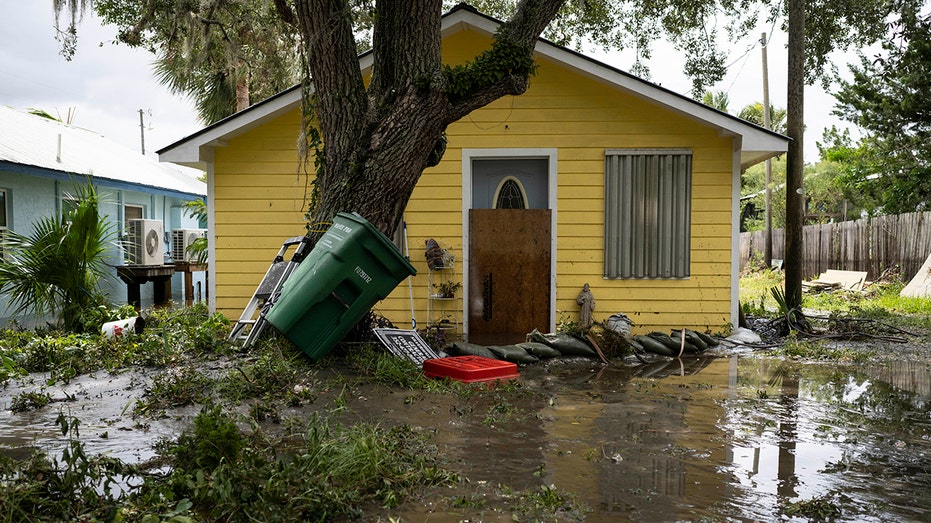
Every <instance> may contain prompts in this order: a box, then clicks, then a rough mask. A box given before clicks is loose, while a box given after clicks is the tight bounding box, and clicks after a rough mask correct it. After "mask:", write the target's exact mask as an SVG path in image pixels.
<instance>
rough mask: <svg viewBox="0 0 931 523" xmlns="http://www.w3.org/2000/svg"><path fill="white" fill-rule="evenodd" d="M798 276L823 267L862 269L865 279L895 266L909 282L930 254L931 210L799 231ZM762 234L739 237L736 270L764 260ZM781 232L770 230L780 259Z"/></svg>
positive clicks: (782, 247)
mask: <svg viewBox="0 0 931 523" xmlns="http://www.w3.org/2000/svg"><path fill="white" fill-rule="evenodd" d="M802 238H803V241H804V246H803V260H802V275H803V277H805V278H806V279H808V278H814V277H816V276H817V275H819V274H821V273H822V272H824V271H826V270H828V269H839V270H844V271H866V273H867V276H866V277H867V279H868V280H873V279H876V278H878V277H879V276H880V275H881V274H882V272H883V270H885V269H887V268H889V267H893V266H895V265H898V266H899V270H900V272H899V274H900V275H901V277H902V279H903V280H904V281H906V282H908V281H909V280H911V279H912V278H913V277H914V276H915V274H917V273H918V269H920V268H921V266H922V264H924V262H925V260H926V259H927V258H928V255H929V254H931V211H929V212H914V213H908V214H899V215H894V216H879V217H876V218H861V219H859V220H855V221H848V222H839V223H828V224H824V225H806V226H805V227H804V228H803V230H802ZM764 242H765V238H764V236H763V231H754V232H744V233H740V268H741V270H742V269H744V268H745V267H746V266H747V264H748V263H749V261H750V259H751V257H752V258H754V259H757V260H761V259H762V258H763V249H764V246H765V243H764ZM784 253H785V230H784V229H773V259H784V258H785V254H784Z"/></svg>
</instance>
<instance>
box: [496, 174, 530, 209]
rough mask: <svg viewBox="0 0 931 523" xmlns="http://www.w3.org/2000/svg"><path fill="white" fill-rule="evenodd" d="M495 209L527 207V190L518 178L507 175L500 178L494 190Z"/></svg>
mask: <svg viewBox="0 0 931 523" xmlns="http://www.w3.org/2000/svg"><path fill="white" fill-rule="evenodd" d="M493 208H495V209H527V208H528V206H527V192H526V191H525V190H524V186H523V184H521V183H520V180H518V179H517V178H515V177H513V176H508V177H506V178H504V179H503V180H501V183H499V184H498V188H497V189H496V190H495V199H494V207H493Z"/></svg>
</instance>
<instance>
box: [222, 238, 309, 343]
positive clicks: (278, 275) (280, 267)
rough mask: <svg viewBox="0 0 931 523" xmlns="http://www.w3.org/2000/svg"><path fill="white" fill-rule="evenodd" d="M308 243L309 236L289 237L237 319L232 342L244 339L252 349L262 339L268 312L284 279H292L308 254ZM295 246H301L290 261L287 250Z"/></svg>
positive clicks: (279, 292) (230, 336)
mask: <svg viewBox="0 0 931 523" xmlns="http://www.w3.org/2000/svg"><path fill="white" fill-rule="evenodd" d="M307 242H308V239H307V237H306V236H295V237H293V238H288V239H287V240H286V241H285V242H284V244H282V246H281V249H280V250H279V251H278V254H277V255H276V256H275V259H274V260H273V261H272V264H271V266H270V267H269V268H268V271H266V272H265V277H264V278H262V281H261V283H259V286H258V287H257V288H256V290H255V293H254V294H253V295H252V298H251V299H250V300H249V303H248V305H246V308H245V309H243V311H242V314H241V315H240V316H239V320H237V321H236V325H234V326H233V330H232V332H230V335H229V341H231V342H233V343H237V342H240V341H241V342H243V344H242V347H243V348H244V349H248V348H249V347H251V346H252V344H253V343H255V342H256V341H257V340H258V339H259V336H261V335H262V331H263V330H265V326H266V324H267V323H268V322H267V321H266V320H265V314H266V313H267V312H268V310H269V309H271V307H272V305H274V304H275V301H277V300H278V296H279V295H280V294H281V287H282V286H283V285H284V282H286V281H287V280H288V278H289V277H290V276H291V273H293V272H294V269H295V268H297V266H298V265H300V263H301V262H302V261H304V258H305V257H306V256H307V252H306V251H307V248H308V243H307ZM295 245H296V246H297V247H296V248H295V249H294V254H292V255H291V258H290V259H289V260H287V261H285V253H286V252H287V251H288V248H290V247H293V246H295ZM256 312H258V317H256Z"/></svg>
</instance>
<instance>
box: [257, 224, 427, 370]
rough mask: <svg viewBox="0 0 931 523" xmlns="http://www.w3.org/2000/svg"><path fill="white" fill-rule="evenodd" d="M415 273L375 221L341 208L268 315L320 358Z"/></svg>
mask: <svg viewBox="0 0 931 523" xmlns="http://www.w3.org/2000/svg"><path fill="white" fill-rule="evenodd" d="M414 274H417V271H416V270H415V269H414V267H413V266H412V265H411V264H410V262H409V261H407V259H405V258H404V257H403V256H401V253H400V252H399V251H398V249H397V247H395V246H394V244H393V243H391V241H389V240H388V238H386V237H385V235H384V234H382V233H381V232H380V231H379V230H378V229H376V228H375V227H374V226H372V224H370V223H369V222H367V221H366V220H365V219H364V218H362V217H361V216H359V215H358V214H356V213H352V214H349V213H339V214H337V215H336V217H335V218H334V219H333V225H332V226H330V228H329V229H328V230H327V232H326V233H325V234H324V235H323V236H322V237H321V238H320V240H319V241H318V242H317V244H316V246H314V248H313V250H311V251H310V254H308V255H307V257H306V258H305V259H304V261H302V262H301V264H300V265H298V267H297V268H296V269H295V270H294V273H292V274H291V276H290V277H289V278H288V280H287V281H285V282H284V285H283V286H282V289H281V296H279V298H278V300H277V301H276V302H275V304H274V305H273V306H272V308H271V309H270V310H269V311H268V313H267V314H266V316H265V319H266V320H268V322H269V323H271V324H272V325H273V326H274V327H275V328H276V329H278V331H280V332H281V333H282V334H284V335H285V336H286V337H287V338H288V339H289V340H291V341H292V342H293V343H294V344H295V345H297V346H298V347H300V348H301V350H303V351H304V353H305V354H307V355H308V356H310V357H311V358H312V359H314V360H317V359H320V358H322V357H323V356H326V355H327V354H328V353H329V352H330V351H331V350H332V349H333V347H334V346H336V344H337V343H339V341H340V340H342V339H343V337H344V336H345V335H346V333H348V332H349V331H350V330H351V329H352V328H353V327H354V326H355V325H356V323H358V322H359V320H361V319H362V317H363V316H365V313H367V312H368V311H369V309H371V308H372V306H373V305H375V304H376V303H377V302H378V301H379V300H382V299H384V298H385V297H386V296H388V294H390V293H391V291H392V290H394V288H395V287H397V285H398V283H400V282H401V280H403V279H404V278H406V277H407V276H410V275H414Z"/></svg>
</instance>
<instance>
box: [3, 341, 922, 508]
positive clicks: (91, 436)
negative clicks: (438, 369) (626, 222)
mask: <svg viewBox="0 0 931 523" xmlns="http://www.w3.org/2000/svg"><path fill="white" fill-rule="evenodd" d="M520 372H521V377H520V378H519V380H520V384H521V389H522V390H524V391H529V392H530V393H517V394H515V393H513V391H511V392H510V393H508V392H506V391H501V393H495V392H493V391H492V392H490V393H488V394H483V395H478V396H475V397H459V396H456V395H451V394H443V395H441V394H431V393H421V392H410V391H397V390H395V391H390V392H389V393H385V390H384V389H379V388H378V387H377V386H374V387H373V389H371V390H362V389H360V390H354V391H353V392H352V394H351V398H350V399H349V401H348V409H347V411H346V413H345V416H347V419H348V420H350V421H351V419H352V418H357V419H365V420H368V421H378V422H383V423H395V422H403V423H409V424H411V425H414V426H417V427H421V428H422V429H423V430H425V431H427V432H428V433H429V434H430V435H431V438H432V439H433V440H434V441H435V443H436V444H437V445H438V447H439V449H440V452H441V453H442V455H443V456H444V457H445V459H446V460H447V462H446V464H445V465H446V466H447V468H452V469H455V470H458V471H460V472H461V474H462V476H464V477H466V478H468V479H469V485H471V486H470V487H463V488H471V489H477V488H478V486H481V485H485V486H487V489H489V490H493V489H494V487H493V486H494V485H499V484H504V485H508V486H509V487H510V488H513V489H515V490H520V489H531V488H538V487H539V486H540V485H553V486H555V487H556V488H557V489H558V491H559V492H562V493H568V494H571V495H572V496H574V497H575V499H577V500H578V501H579V502H580V503H581V505H582V506H583V507H584V509H585V516H584V517H585V521H593V522H601V521H612V522H613V521H763V522H777V521H778V522H782V521H809V519H808V518H807V517H804V516H800V515H795V516H793V515H792V514H793V510H795V508H796V507H797V506H798V503H799V502H809V501H823V502H826V503H828V504H830V505H831V506H833V507H836V508H837V509H838V510H839V511H840V516H839V517H837V519H836V521H864V522H890V521H896V522H899V521H903V522H909V521H916V522H921V521H931V495H929V494H931V362H929V360H928V358H924V359H922V360H919V361H896V362H890V363H888V364H883V365H878V364H877V365H870V366H850V367H847V366H843V365H839V364H836V363H831V364H827V363H825V364H821V363H799V362H787V361H784V360H782V359H773V358H767V357H763V356H761V355H759V354H739V355H735V354H730V355H722V356H716V357H712V356H707V357H699V358H692V359H683V360H670V359H665V358H664V359H663V360H659V361H656V362H653V363H651V364H649V365H643V364H613V365H610V366H602V365H599V364H597V363H596V362H593V361H590V360H584V361H578V360H573V361H551V362H549V363H547V364H534V365H530V366H525V367H521V368H520ZM143 379H144V378H140V377H138V376H137V377H132V376H130V375H118V376H110V375H107V374H102V375H97V376H95V377H93V378H82V379H80V380H75V381H73V382H72V383H71V384H69V385H68V388H67V389H65V388H59V389H57V390H58V392H56V389H55V388H54V387H52V388H49V389H48V390H49V391H50V392H51V393H52V394H53V397H54V396H56V395H57V396H59V397H65V398H67V397H68V396H69V395H70V396H78V395H81V396H82V397H83V401H71V402H61V403H58V404H52V405H50V406H48V407H45V408H44V409H40V410H39V411H36V412H30V413H22V414H13V413H11V412H10V410H9V402H10V398H11V396H12V395H13V394H15V393H16V392H17V391H19V390H24V388H28V385H26V386H21V385H13V386H10V387H7V388H6V390H3V391H2V397H0V403H2V404H0V408H2V409H3V412H2V416H3V422H2V423H0V450H2V451H4V452H6V453H16V452H23V451H24V450H25V449H26V448H28V447H32V446H39V447H46V448H52V447H54V446H55V445H56V444H60V443H61V433H60V431H57V428H56V426H55V425H54V419H55V417H56V416H57V413H58V412H59V410H61V409H62V408H65V409H70V411H71V414H72V415H75V416H77V417H79V418H81V419H82V425H81V435H82V439H84V440H86V442H87V446H88V451H90V452H106V453H109V454H110V455H112V456H114V457H119V458H120V459H124V460H127V461H140V460H143V459H146V458H147V457H149V456H151V455H152V451H151V444H152V443H153V442H154V441H155V440H156V439H157V438H158V437H169V436H174V435H176V434H177V433H178V431H179V430H181V428H182V427H183V426H184V422H183V419H184V416H180V415H179V416H169V417H167V418H164V419H160V420H145V419H132V417H131V416H130V415H129V414H128V412H127V408H126V407H127V405H130V404H131V403H132V402H133V401H134V398H138V397H139V396H140V395H141V392H142V390H143V389H144V383H141V382H140V380H143ZM98 388H99V389H101V390H98ZM103 388H106V389H107V391H104V390H102V389H103ZM121 391H122V392H121ZM337 392H339V391H335V392H333V393H332V394H336V393H337ZM326 394H327V393H324V392H321V395H320V397H319V398H318V401H317V402H316V406H317V407H318V408H319V407H320V406H322V405H324V404H325V403H326V401H327V397H326ZM193 413H194V411H192V410H190V409H189V410H188V411H187V412H186V414H185V416H190V415H191V414H193ZM286 414H287V415H288V416H295V417H301V416H305V415H307V413H306V412H303V411H301V410H294V411H290V412H288V413H286ZM56 442H57V443H56ZM457 488H458V487H454V488H449V487H444V488H443V489H440V490H437V491H431V492H427V493H424V494H423V495H422V496H416V497H415V498H413V499H411V500H409V501H408V502H406V503H404V504H402V505H401V506H400V507H398V508H396V509H392V510H384V511H383V512H382V511H380V510H379V513H378V514H373V515H372V517H371V518H369V517H368V516H367V517H366V519H369V520H378V519H380V520H381V521H385V520H386V519H387V517H388V516H390V517H392V518H399V520H400V521H412V522H420V521H463V520H469V521H512V516H511V513H510V512H508V511H507V510H505V509H503V508H502V505H501V504H500V503H498V502H497V501H494V500H489V502H488V503H485V504H476V506H472V507H471V508H461V507H456V508H454V507H453V506H452V504H451V503H450V502H449V499H450V498H452V497H454V496H455V495H456V492H457V491H456V489H457ZM479 505H480V506H479Z"/></svg>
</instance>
